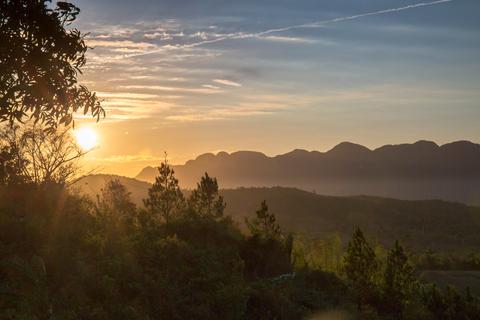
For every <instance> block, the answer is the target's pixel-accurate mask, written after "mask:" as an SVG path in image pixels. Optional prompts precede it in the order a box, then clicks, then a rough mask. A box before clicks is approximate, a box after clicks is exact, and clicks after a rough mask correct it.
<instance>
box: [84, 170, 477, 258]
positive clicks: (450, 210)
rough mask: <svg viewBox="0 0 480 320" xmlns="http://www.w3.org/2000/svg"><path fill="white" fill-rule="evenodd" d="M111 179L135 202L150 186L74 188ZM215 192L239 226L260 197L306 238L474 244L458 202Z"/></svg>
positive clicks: (128, 182)
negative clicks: (362, 233)
mask: <svg viewBox="0 0 480 320" xmlns="http://www.w3.org/2000/svg"><path fill="white" fill-rule="evenodd" d="M111 179H119V181H121V182H122V183H123V184H124V185H125V186H126V187H127V189H128V190H129V191H130V192H131V193H132V199H133V200H134V202H135V203H136V204H137V205H140V206H141V205H142V199H144V198H146V197H147V191H148V188H150V186H151V185H150V184H148V183H145V182H141V181H138V180H135V179H131V178H125V177H118V176H109V175H93V176H88V177H85V178H83V179H82V180H80V181H79V182H77V184H76V185H75V186H76V187H77V188H79V189H80V190H81V191H82V192H85V193H87V194H89V195H90V196H91V197H95V196H96V194H100V191H101V188H103V186H104V185H105V183H106V182H108V181H110V180H111ZM186 193H187V194H188V192H186ZM220 193H221V194H222V196H223V197H224V198H225V201H226V203H227V204H228V205H227V207H226V209H225V212H226V213H227V214H229V215H231V216H232V218H233V219H234V220H235V221H237V222H238V223H240V224H241V225H243V222H244V218H245V217H247V216H248V215H250V214H251V212H253V211H255V209H256V207H257V206H258V203H260V202H261V201H263V200H266V201H267V202H268V203H269V206H270V208H271V210H272V211H273V212H275V214H276V215H277V218H278V221H279V222H280V224H281V225H282V227H283V228H284V229H285V230H286V231H289V232H297V233H303V234H306V235H307V236H308V237H310V238H324V237H326V236H328V235H331V234H334V233H338V234H339V235H340V236H341V237H342V239H343V240H345V239H347V238H348V237H349V236H350V235H351V233H352V231H353V230H354V229H355V227H357V226H359V227H361V228H362V229H364V230H366V231H367V233H368V234H369V235H370V236H371V237H373V238H374V239H376V240H378V241H379V242H380V243H381V244H383V245H391V244H392V243H393V242H394V240H395V239H398V240H401V241H402V242H403V243H404V244H405V245H407V246H408V247H409V248H411V249H412V250H415V251H422V250H426V249H432V250H438V251H450V250H463V251H468V250H469V249H470V248H475V247H478V246H479V245H480V208H477V207H470V206H466V205H463V204H460V203H452V202H445V201H439V200H425V201H405V200H395V199H387V198H378V197H367V196H358V197H332V196H322V195H317V194H314V193H310V192H306V191H302V190H298V189H293V188H282V187H274V188H238V189H226V190H221V191H220Z"/></svg>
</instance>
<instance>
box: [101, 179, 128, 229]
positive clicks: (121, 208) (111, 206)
mask: <svg viewBox="0 0 480 320" xmlns="http://www.w3.org/2000/svg"><path fill="white" fill-rule="evenodd" d="M98 209H99V211H100V212H102V213H103V214H107V215H113V216H114V217H115V218H116V219H119V220H122V221H123V222H126V223H127V224H128V225H132V224H133V223H134V218H135V216H136V210H137V208H136V206H135V204H134V203H133V202H132V199H131V197H130V192H128V190H127V188H126V187H125V186H124V185H123V184H122V183H121V182H120V180H118V179H113V180H109V181H108V182H107V183H106V184H105V187H104V188H103V189H102V194H101V196H99V197H98Z"/></svg>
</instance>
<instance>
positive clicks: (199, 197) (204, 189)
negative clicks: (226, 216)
mask: <svg viewBox="0 0 480 320" xmlns="http://www.w3.org/2000/svg"><path fill="white" fill-rule="evenodd" d="M188 205H189V208H190V210H191V212H192V213H194V214H197V215H199V216H201V217H204V218H212V219H219V218H222V217H223V213H224V210H225V202H224V201H223V197H222V196H220V195H219V194H218V183H217V179H216V178H211V177H209V175H208V173H205V176H203V177H202V178H201V180H200V182H199V183H198V184H197V188H196V189H195V190H193V192H192V194H191V195H190V198H189V199H188Z"/></svg>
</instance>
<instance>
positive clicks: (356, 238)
mask: <svg viewBox="0 0 480 320" xmlns="http://www.w3.org/2000/svg"><path fill="white" fill-rule="evenodd" d="M344 271H345V275H346V277H347V282H348V284H349V286H350V288H351V289H352V291H353V293H354V295H355V299H356V301H357V308H358V310H361V309H362V306H363V305H364V304H366V303H367V302H369V301H370V300H371V298H372V295H373V293H374V291H375V288H376V283H375V279H376V276H377V273H378V261H377V259H376V255H375V251H374V250H373V248H372V246H371V245H370V244H369V243H368V242H367V240H366V239H365V236H364V235H363V232H362V231H361V230H360V229H359V228H357V229H356V230H355V232H354V233H353V237H352V240H351V241H350V242H349V243H348V247H347V253H346V256H345V260H344Z"/></svg>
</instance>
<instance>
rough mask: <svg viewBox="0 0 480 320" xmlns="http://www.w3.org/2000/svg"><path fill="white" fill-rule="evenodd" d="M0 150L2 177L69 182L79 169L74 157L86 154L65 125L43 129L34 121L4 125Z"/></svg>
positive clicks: (40, 182) (26, 180)
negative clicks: (7, 175)
mask: <svg viewBox="0 0 480 320" xmlns="http://www.w3.org/2000/svg"><path fill="white" fill-rule="evenodd" d="M0 150H3V151H4V157H2V158H3V160H2V159H0V166H3V168H4V169H3V171H4V174H9V177H6V178H4V180H10V181H11V180H12V179H16V180H19V179H18V177H21V179H20V180H21V181H23V182H29V183H35V184H42V183H58V184H65V183H68V182H71V181H72V180H73V179H74V178H75V177H76V176H77V175H78V173H79V170H78V160H79V159H80V158H81V157H83V156H84V155H85V154H86V152H85V151H83V150H82V149H81V148H80V146H79V145H78V144H77V143H76V142H75V140H74V138H73V137H72V135H71V133H70V131H69V128H68V127H64V128H62V129H56V130H55V131H50V132H46V131H45V130H44V127H41V126H36V125H24V126H22V127H20V126H18V125H14V126H6V127H5V128H4V129H3V130H1V131H0ZM15 177H17V178H15Z"/></svg>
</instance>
